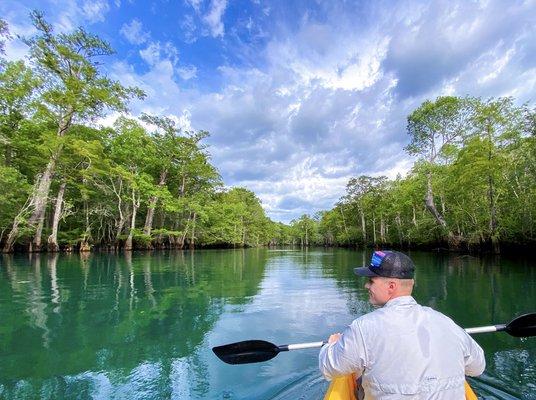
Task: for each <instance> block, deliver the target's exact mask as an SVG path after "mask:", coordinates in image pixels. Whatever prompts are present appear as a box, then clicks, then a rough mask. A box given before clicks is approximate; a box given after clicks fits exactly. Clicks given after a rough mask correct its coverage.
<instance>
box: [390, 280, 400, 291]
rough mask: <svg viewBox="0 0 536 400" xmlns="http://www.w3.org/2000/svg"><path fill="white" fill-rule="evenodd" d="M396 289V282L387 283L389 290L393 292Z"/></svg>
mask: <svg viewBox="0 0 536 400" xmlns="http://www.w3.org/2000/svg"><path fill="white" fill-rule="evenodd" d="M397 287H398V282H397V281H389V285H388V288H389V290H391V291H393V292H395V291H396V289H397Z"/></svg>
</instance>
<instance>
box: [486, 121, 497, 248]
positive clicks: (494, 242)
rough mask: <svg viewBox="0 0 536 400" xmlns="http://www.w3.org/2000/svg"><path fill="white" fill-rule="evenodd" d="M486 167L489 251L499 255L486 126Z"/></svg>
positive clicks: (490, 143)
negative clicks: (487, 168) (487, 166)
mask: <svg viewBox="0 0 536 400" xmlns="http://www.w3.org/2000/svg"><path fill="white" fill-rule="evenodd" d="M488 141H489V143H488V146H489V147H488V165H489V166H490V170H489V172H488V198H489V235H490V241H491V250H492V252H493V253H495V254H499V253H500V248H499V238H498V237H497V209H496V207H495V198H494V193H493V192H494V181H493V174H492V171H491V159H492V158H493V142H492V134H491V127H490V126H489V125H488Z"/></svg>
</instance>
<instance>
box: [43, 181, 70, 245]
mask: <svg viewBox="0 0 536 400" xmlns="http://www.w3.org/2000/svg"><path fill="white" fill-rule="evenodd" d="M65 186H66V183H65V182H62V183H61V185H60V188H59V190H58V196H57V197H56V206H55V207H54V217H53V220H52V233H51V234H50V236H49V237H48V240H47V242H48V251H50V252H57V251H58V250H59V249H60V247H59V246H58V225H59V222H60V217H61V211H62V206H63V195H64V193H65Z"/></svg>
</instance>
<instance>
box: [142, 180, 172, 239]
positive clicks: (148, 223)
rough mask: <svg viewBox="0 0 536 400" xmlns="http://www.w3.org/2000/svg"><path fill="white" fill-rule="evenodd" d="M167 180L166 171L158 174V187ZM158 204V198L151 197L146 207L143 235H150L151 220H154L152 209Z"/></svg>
mask: <svg viewBox="0 0 536 400" xmlns="http://www.w3.org/2000/svg"><path fill="white" fill-rule="evenodd" d="M166 178H167V170H164V171H162V173H161V174H160V182H159V183H158V186H159V187H162V186H164V184H165V183H166ZM157 202H158V196H151V198H150V199H149V205H148V207H147V217H146V218H145V225H144V227H143V234H144V235H150V234H151V230H152V229H153V218H154V209H155V207H156V203H157Z"/></svg>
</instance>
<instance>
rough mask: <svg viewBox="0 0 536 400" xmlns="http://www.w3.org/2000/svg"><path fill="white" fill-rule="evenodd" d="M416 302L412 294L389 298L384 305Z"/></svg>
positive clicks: (394, 305) (403, 304) (391, 305)
mask: <svg viewBox="0 0 536 400" xmlns="http://www.w3.org/2000/svg"><path fill="white" fill-rule="evenodd" d="M413 304H417V302H416V301H415V299H414V298H413V297H412V296H400V297H395V298H394V299H391V300H389V301H388V302H387V303H385V305H384V307H396V306H406V305H413Z"/></svg>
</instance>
